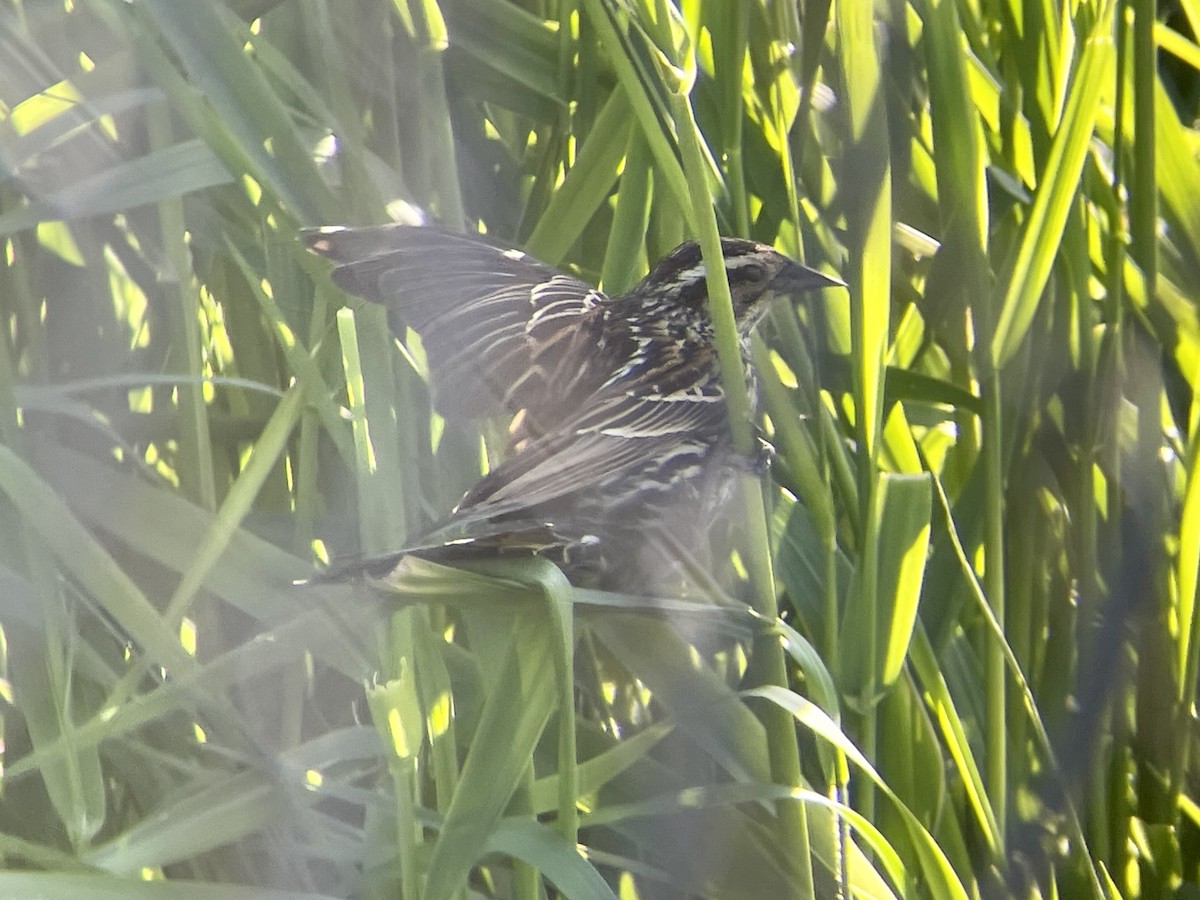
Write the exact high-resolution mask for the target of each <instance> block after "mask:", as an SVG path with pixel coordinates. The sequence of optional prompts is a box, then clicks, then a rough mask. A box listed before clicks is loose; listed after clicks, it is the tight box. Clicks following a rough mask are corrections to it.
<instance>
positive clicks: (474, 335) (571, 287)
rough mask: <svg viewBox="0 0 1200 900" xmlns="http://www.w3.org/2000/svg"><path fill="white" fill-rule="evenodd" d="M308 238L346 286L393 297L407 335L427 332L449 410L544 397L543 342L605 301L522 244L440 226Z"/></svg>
mask: <svg viewBox="0 0 1200 900" xmlns="http://www.w3.org/2000/svg"><path fill="white" fill-rule="evenodd" d="M301 240H302V241H304V243H305V245H306V246H307V247H308V249H309V250H311V251H312V252H314V253H316V254H318V255H320V256H324V257H327V258H328V259H330V260H332V261H333V263H334V270H333V281H334V283H335V284H337V285H338V286H339V287H340V288H342V289H343V290H345V291H347V292H348V293H351V294H354V295H356V296H359V297H364V298H366V299H368V300H372V301H374V302H376V303H381V304H383V305H384V306H386V307H387V308H388V311H389V320H390V321H391V322H392V327H393V329H394V330H396V331H397V333H398V335H399V336H400V337H403V334H404V331H403V328H404V326H408V327H410V328H412V329H413V330H414V331H416V332H417V333H418V334H419V335H420V336H421V341H422V343H423V344H424V347H425V351H426V355H427V357H428V359H429V367H430V375H431V380H432V382H433V388H434V402H435V405H436V406H437V408H438V410H439V411H440V412H441V413H442V414H443V415H445V416H447V417H448V418H473V417H479V416H486V415H496V414H499V413H500V412H502V411H506V412H508V413H509V414H510V415H511V414H515V413H516V412H517V411H518V410H521V409H524V408H527V407H529V406H537V405H538V403H539V402H542V401H543V399H544V395H545V392H546V391H547V390H548V389H550V390H552V389H553V388H552V387H548V386H547V384H546V376H547V371H546V370H547V369H548V368H549V366H550V364H551V362H552V361H549V360H546V359H540V360H535V355H534V348H535V345H536V346H540V347H543V348H545V347H549V346H553V345H554V344H556V343H557V341H556V338H558V337H559V336H560V335H567V334H569V333H573V332H576V331H577V330H578V329H579V327H580V326H581V325H584V326H586V324H587V323H588V322H594V321H596V320H597V319H598V313H597V310H598V309H599V308H600V307H601V306H602V305H603V304H604V303H605V302H606V300H607V298H606V297H605V296H604V294H602V293H601V292H599V291H597V290H596V289H595V288H593V287H592V286H591V285H589V284H587V283H586V282H583V281H580V280H579V279H578V278H574V277H572V276H570V275H565V274H563V273H562V272H559V271H558V270H557V269H555V268H553V267H552V266H548V265H546V264H545V263H542V262H539V261H538V260H536V259H533V258H532V257H530V256H528V255H526V254H525V253H523V252H521V251H520V250H512V249H505V248H503V247H498V246H495V245H493V244H490V243H487V242H485V241H483V240H481V239H478V238H475V237H471V236H469V235H465V234H456V233H454V232H449V231H443V230H442V229H439V228H432V227H414V226H408V225H384V226H380V227H371V228H323V229H314V230H309V231H304V232H302V233H301ZM535 363H536V364H535Z"/></svg>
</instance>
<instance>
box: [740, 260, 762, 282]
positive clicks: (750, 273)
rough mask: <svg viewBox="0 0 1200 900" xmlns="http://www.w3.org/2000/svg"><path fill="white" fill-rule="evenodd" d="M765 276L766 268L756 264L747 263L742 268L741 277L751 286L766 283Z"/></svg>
mask: <svg viewBox="0 0 1200 900" xmlns="http://www.w3.org/2000/svg"><path fill="white" fill-rule="evenodd" d="M767 275H768V272H767V267H766V266H760V265H759V264H758V263H749V264H747V265H745V266H742V277H743V278H744V279H745V280H746V281H748V282H750V283H751V284H757V283H758V282H760V281H766V279H767Z"/></svg>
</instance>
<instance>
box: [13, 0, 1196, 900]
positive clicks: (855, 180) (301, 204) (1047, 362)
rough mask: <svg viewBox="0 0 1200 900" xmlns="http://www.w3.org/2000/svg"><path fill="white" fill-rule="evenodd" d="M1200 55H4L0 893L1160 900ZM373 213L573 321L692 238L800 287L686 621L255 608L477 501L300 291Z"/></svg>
mask: <svg viewBox="0 0 1200 900" xmlns="http://www.w3.org/2000/svg"><path fill="white" fill-rule="evenodd" d="M1198 32H1200V3H1197V2H1195V0H1178V2H1177V3H1173V4H1164V5H1163V9H1162V10H1158V9H1156V7H1155V4H1153V3H1151V2H1143V0H1125V2H1121V3H1116V2H1112V0H1090V2H1087V0H1076V2H1062V3H1050V2H1044V3H1038V2H1033V0H1028V2H1018V0H959V2H955V0H908V2H905V0H891V2H878V3H875V4H871V3H868V2H865V0H864V2H840V3H831V2H829V0H826V2H821V0H812V2H800V3H796V4H792V3H785V2H767V0H745V2H734V0H728V2H725V0H679V2H678V3H676V2H674V0H520V2H509V0H440V2H439V0H393V2H390V3H389V2H383V0H338V2H334V0H229V2H226V3H221V2H217V0H203V2H201V0H195V2H179V0H136V2H125V0H55V2H44V0H5V2H3V3H0V164H2V165H0V239H2V240H3V242H4V243H3V250H4V252H3V254H2V255H0V314H2V316H3V319H2V322H3V326H4V327H3V331H2V332H0V533H2V535H3V540H2V542H0V627H2V630H3V638H4V641H3V643H2V644H0V672H2V674H3V678H4V680H3V681H0V688H2V690H0V696H2V698H3V705H2V707H0V710H2V712H3V718H2V720H0V724H2V727H3V735H2V736H3V767H4V768H3V779H2V781H0V858H2V859H3V860H4V862H5V869H4V871H0V894H2V895H3V896H5V897H44V896H54V897H58V898H73V897H89V898H91V897H109V896H111V897H143V896H145V897H211V898H242V897H256V898H259V897H275V896H278V897H284V896H286V897H302V896H312V897H346V896H356V897H357V896H364V897H396V896H401V897H406V898H407V897H418V896H420V897H425V898H442V897H465V896H468V895H486V896H490V895H496V896H506V897H530V898H532V897H538V896H544V892H545V891H546V890H548V888H547V887H546V885H548V884H549V885H553V889H556V890H558V891H560V892H561V893H562V894H563V895H566V896H570V897H612V896H614V895H619V896H621V897H635V896H646V897H651V896H653V897H658V896H684V895H699V896H713V897H783V896H789V897H829V896H836V895H838V893H839V892H840V893H841V894H842V895H844V896H851V895H852V896H858V897H889V896H913V897H926V896H930V897H939V898H940V897H968V896H986V897H1002V896H1018V897H1026V896H1029V897H1034V896H1040V897H1049V896H1061V897H1088V896H1090V897H1135V896H1147V897H1166V896H1179V897H1186V896H1196V895H1197V892H1200V887H1198V884H1200V805H1198V801H1200V797H1198V795H1197V784H1198V781H1197V779H1198V776H1200V771H1198V770H1197V764H1198V756H1200V753H1198V752H1197V751H1198V750H1200V746H1197V727H1196V726H1197V723H1196V716H1195V708H1194V705H1195V689H1196V684H1197V675H1198V673H1197V661H1198V659H1200V616H1197V614H1196V597H1197V574H1198V565H1200V476H1198V473H1197V432H1198V429H1200V407H1198V406H1197V396H1196V393H1195V389H1194V385H1195V384H1196V383H1197V379H1198V378H1200V321H1198V317H1197V293H1196V290H1195V287H1194V286H1195V285H1196V284H1198V283H1200V204H1198V203H1197V201H1196V198H1197V197H1200V165H1198V162H1197V152H1198V150H1200V136H1198V135H1197V132H1196V130H1195V129H1194V128H1193V127H1191V123H1192V122H1193V121H1194V120H1195V119H1196V117H1197V113H1198V112H1200V110H1198V109H1197V103H1198V101H1200V92H1198V90H1197V86H1198V85H1200V81H1198V80H1197V78H1196V69H1197V68H1200V46H1197V43H1196V39H1195V35H1196V34H1197V33H1198ZM412 208H420V209H424V210H427V211H429V212H430V213H431V214H433V215H434V216H436V217H437V218H438V219H440V220H441V221H442V222H444V223H446V224H447V225H449V226H451V227H469V228H475V227H478V226H479V225H482V226H483V227H484V228H486V231H487V232H488V233H489V234H491V235H494V236H497V237H500V238H503V239H505V240H508V241H511V242H515V243H519V244H520V245H521V246H523V247H525V248H527V249H528V250H529V251H530V252H531V253H532V254H534V255H535V256H538V257H540V258H542V259H544V260H546V261H547V262H551V263H555V264H560V265H563V266H569V267H571V268H572V269H574V270H575V271H577V272H579V273H581V274H582V275H583V276H584V277H586V278H588V279H591V280H593V281H596V282H598V283H600V284H602V286H603V287H604V288H605V289H606V290H610V291H618V290H621V289H623V288H624V287H627V286H628V285H630V284H631V283H633V281H635V280H636V279H637V278H638V277H640V276H641V275H642V274H643V273H644V272H645V270H646V267H647V263H648V262H649V261H653V260H654V259H656V258H657V257H658V256H659V255H661V254H662V253H665V252H666V251H667V250H669V249H670V248H671V247H673V246H674V245H675V244H677V243H678V242H679V241H681V240H683V239H685V238H689V237H699V238H700V239H701V240H702V242H704V243H705V246H706V247H708V248H712V247H713V245H714V243H715V240H716V236H717V234H718V232H719V233H725V234H740V235H750V236H753V237H756V238H758V239H761V240H766V241H771V242H774V243H775V244H776V246H778V247H779V248H780V249H782V250H783V251H785V252H787V253H789V254H791V255H793V256H795V257H797V258H802V259H804V260H806V261H807V262H808V263H809V264H810V265H815V266H818V267H821V268H823V269H825V270H827V271H831V272H836V273H837V274H839V275H840V276H841V277H842V278H843V279H844V280H845V281H846V282H847V284H848V290H847V292H845V293H842V294H838V293H835V292H828V294H827V296H823V297H820V298H816V299H814V300H812V301H811V302H806V303H805V304H804V305H803V306H801V307H798V308H793V307H789V306H787V305H786V304H779V308H778V309H777V310H775V311H774V313H773V314H772V317H771V319H770V320H769V321H768V323H766V325H765V326H764V327H763V328H762V340H760V341H759V342H758V343H757V344H756V350H755V352H756V358H757V361H758V366H757V368H758V370H759V373H760V379H761V381H762V388H763V395H764V414H765V417H766V418H765V420H764V422H765V425H766V427H767V428H768V430H769V431H770V432H771V434H772V436H773V440H774V443H775V444H776V446H777V448H778V458H777V460H776V464H775V466H774V469H773V472H772V476H773V477H772V480H771V482H770V484H769V486H766V487H765V488H764V489H763V490H759V489H758V485H757V482H756V481H755V480H754V479H751V478H749V477H747V479H746V482H747V483H746V485H745V487H746V488H747V490H745V491H744V497H743V502H742V503H741V506H740V507H739V508H738V510H737V512H736V515H738V516H740V517H741V519H740V521H741V522H742V523H743V524H742V527H741V529H740V532H741V533H742V535H743V537H742V539H741V544H740V546H738V547H737V549H736V566H735V568H737V569H738V571H739V572H740V573H741V576H742V577H741V579H740V580H739V581H738V583H737V585H735V586H734V587H733V588H732V589H731V596H720V597H717V598H714V599H713V600H712V602H708V601H704V602H702V601H698V600H695V599H691V600H686V601H685V600H679V599H675V598H658V599H656V600H655V601H653V602H651V601H649V600H648V599H647V598H641V597H632V596H618V595H611V594H601V593H598V592H594V591H586V590H580V589H573V588H572V587H571V586H570V585H568V584H567V583H566V582H565V580H564V579H563V578H562V576H561V574H560V573H559V572H558V571H557V570H556V569H554V568H553V567H552V566H549V565H548V564H538V563H524V564H512V565H507V566H501V565H496V566H492V567H489V568H487V571H484V572H458V571H454V570H447V569H443V568H440V567H438V566H435V565H432V564H427V563H417V562H414V563H413V564H412V565H410V566H409V567H408V568H407V569H406V570H405V572H404V573H403V574H402V575H401V576H398V577H397V578H396V579H395V583H394V584H393V585H392V588H393V590H392V591H391V592H390V593H388V594H387V595H386V596H385V595H374V596H368V595H367V594H366V592H363V591H355V590H352V589H350V588H347V587H310V588H307V589H297V588H293V587H292V586H291V581H292V579H294V578H297V577H303V576H304V575H306V574H307V573H308V572H310V571H311V569H312V566H313V564H314V560H315V558H316V557H317V556H321V555H326V554H328V553H329V552H331V551H332V552H347V551H354V550H362V551H364V552H380V551H386V550H390V549H393V548H395V547H397V546H401V545H402V544H403V541H404V539H405V538H406V537H411V536H413V535H415V534H418V533H419V532H420V529H421V528H422V527H423V526H424V525H426V524H427V523H429V522H430V521H431V520H432V519H433V518H435V517H436V516H437V515H439V514H440V513H442V512H443V511H445V510H446V509H448V508H449V507H450V506H451V505H452V504H453V502H454V501H455V499H456V498H457V497H458V496H459V495H460V494H461V492H462V490H463V489H464V488H465V487H467V486H469V485H470V484H471V483H473V481H474V480H475V479H477V478H478V476H479V474H480V472H481V471H482V467H483V466H484V465H486V463H487V460H488V459H489V458H494V454H495V452H496V448H497V447H499V446H502V438H501V437H500V431H499V430H498V427H493V426H485V427H484V428H483V430H482V433H469V432H468V431H467V430H466V429H463V428H461V427H459V426H451V425H447V424H446V423H444V422H443V421H442V420H441V419H440V418H438V417H437V416H436V415H435V414H434V413H433V412H432V410H431V409H430V406H429V399H428V390H427V387H426V384H425V382H424V380H423V379H422V375H421V372H422V369H423V361H422V357H421V351H420V346H419V342H417V341H416V340H410V341H408V342H407V344H406V346H405V347H404V348H403V350H404V352H397V349H398V348H397V346H396V344H395V342H394V340H393V339H392V337H391V336H390V334H389V333H388V331H387V328H386V323H385V322H384V320H383V316H382V313H381V312H380V311H379V310H377V309H372V308H370V307H369V306H362V305H359V308H357V309H355V310H353V311H351V310H349V309H341V308H340V307H341V305H342V303H343V302H345V298H344V297H342V296H340V295H339V294H338V293H337V292H336V291H335V290H334V289H333V288H332V287H331V286H330V285H329V284H328V280H327V278H326V277H325V274H324V271H323V266H322V264H321V263H320V262H319V261H318V260H315V259H312V258H308V257H307V256H306V255H305V254H304V253H303V252H302V251H301V249H300V247H299V245H298V243H297V242H296V240H295V233H296V229H297V228H298V227H301V226H311V225H319V224H329V223H353V224H368V223H378V222H384V221H387V220H388V219H389V218H390V217H395V216H402V215H404V214H405V212H406V211H411V209H412ZM732 424H733V426H734V428H735V429H736V430H737V437H738V440H740V441H743V442H746V441H748V440H749V438H750V433H749V431H748V430H747V429H746V427H745V426H746V423H745V422H744V421H741V420H738V421H735V422H734V423H732ZM577 699H578V700H579V701H580V702H579V703H576V700H577ZM577 847H582V848H583V852H579V851H578V850H577ZM1189 892H1190V893H1189Z"/></svg>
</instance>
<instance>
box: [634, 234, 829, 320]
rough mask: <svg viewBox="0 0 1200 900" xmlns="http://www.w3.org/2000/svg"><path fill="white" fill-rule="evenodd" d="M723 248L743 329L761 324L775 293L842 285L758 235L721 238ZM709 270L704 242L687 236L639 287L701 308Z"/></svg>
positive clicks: (789, 293)
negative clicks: (749, 238) (752, 238)
mask: <svg viewBox="0 0 1200 900" xmlns="http://www.w3.org/2000/svg"><path fill="white" fill-rule="evenodd" d="M721 253H722V255H723V256H724V258H725V272H726V277H727V278H728V279H729V290H730V293H731V294H732V296H733V311H734V315H735V316H736V317H737V324H738V331H739V332H741V333H742V334H746V333H747V332H749V331H750V329H751V328H753V327H754V326H755V325H756V324H758V321H759V320H760V319H761V318H762V317H763V315H764V314H765V313H766V311H767V305H768V302H769V301H770V300H771V299H772V298H773V297H778V296H784V295H787V296H794V295H796V294H799V293H802V292H804V291H811V290H817V289H819V288H825V287H837V286H841V285H842V282H840V281H838V280H837V279H836V278H831V277H830V276H828V275H822V274H821V273H820V272H818V271H816V270H815V269H810V268H808V267H806V266H802V265H800V264H799V263H798V262H795V261H793V260H791V259H788V258H787V257H786V256H784V255H783V254H782V253H780V252H779V251H777V250H775V249H774V248H772V247H769V246H767V245H766V244H759V243H757V242H755V241H747V240H743V239H741V238H721ZM707 275H708V272H707V268H706V266H705V263H704V259H703V257H702V255H701V253H700V245H699V244H698V243H696V242H695V241H688V242H687V243H684V244H680V245H679V246H678V247H676V248H675V249H674V250H672V251H671V252H670V253H669V254H667V255H666V256H665V257H663V259H662V260H661V261H660V262H659V263H658V265H656V266H655V267H654V269H653V270H652V271H651V272H650V274H649V275H648V276H646V279H645V281H644V282H642V285H640V286H639V288H641V289H642V290H643V291H653V292H655V293H657V292H659V291H675V292H677V293H676V294H675V296H677V297H678V298H679V300H680V302H681V303H683V304H684V305H686V306H689V307H692V308H693V309H700V308H703V307H704V304H705V303H706V302H707V299H708V281H707ZM641 292H642V291H639V293H641Z"/></svg>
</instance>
